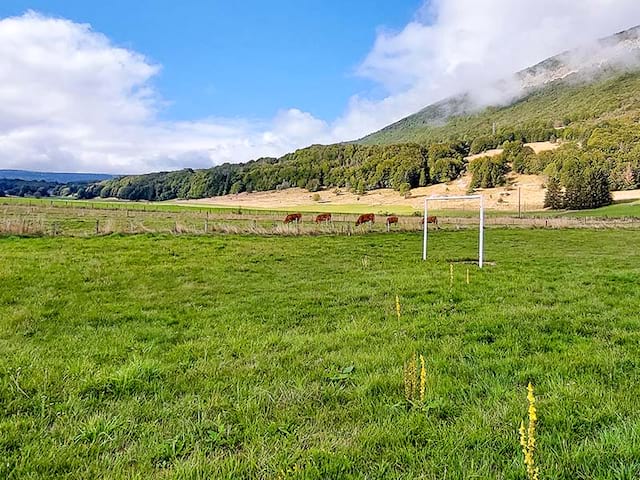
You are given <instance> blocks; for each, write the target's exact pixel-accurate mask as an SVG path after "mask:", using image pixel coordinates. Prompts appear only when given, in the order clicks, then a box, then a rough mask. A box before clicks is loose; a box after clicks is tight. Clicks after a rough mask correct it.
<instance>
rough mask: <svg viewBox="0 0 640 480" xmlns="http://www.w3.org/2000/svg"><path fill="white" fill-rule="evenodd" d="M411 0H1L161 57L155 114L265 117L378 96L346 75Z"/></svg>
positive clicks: (413, 5)
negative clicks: (161, 103)
mask: <svg viewBox="0 0 640 480" xmlns="http://www.w3.org/2000/svg"><path fill="white" fill-rule="evenodd" d="M421 3H422V2H421V1H420V0H378V1H376V2H371V1H370V0H303V1H295V0H271V1H261V0H245V1H220V0H213V1H211V0H209V1H207V0H191V1H182V2H180V1H175V0H136V1H131V0H126V1H125V0H110V1H105V2H96V1H87V0H63V1H55V0H29V1H23V0H3V1H2V2H1V3H0V16H2V17H5V16H16V15H21V14H23V13H24V12H25V11H26V10H28V9H32V10H36V11H38V12H40V13H43V14H46V15H49V16H56V17H64V18H66V19H69V20H72V21H74V22H78V23H90V24H91V26H92V27H93V29H94V30H95V31H97V32H101V33H103V34H105V35H107V36H108V37H109V38H110V39H111V40H112V41H113V43H114V44H116V45H119V46H124V47H127V48H130V49H132V50H135V51H137V52H139V53H142V54H144V55H146V56H147V57H148V58H149V59H150V60H151V61H153V62H156V63H159V64H161V65H162V70H161V72H160V74H159V75H158V76H157V77H156V78H154V81H153V82H154V84H155V85H156V87H157V89H158V92H159V94H160V95H161V96H162V97H163V99H164V100H166V101H167V102H168V105H167V107H166V108H165V109H164V110H162V112H161V117H162V118H166V119H171V120H189V119H193V118H202V117H210V116H213V117H242V118H268V117H271V116H273V115H274V114H275V113H276V112H277V111H278V110H279V109H283V108H290V107H296V108H299V109H301V110H304V111H309V112H312V113H313V114H314V115H315V116H316V117H318V118H321V119H325V120H330V119H333V118H335V117H336V116H338V115H339V114H340V113H341V112H342V110H343V109H344V106H345V104H346V103H347V100H348V99H349V97H350V96H351V95H353V94H355V93H356V92H362V91H367V92H368V93H369V94H370V95H372V96H376V95H378V96H379V95H381V94H382V92H377V91H376V86H375V85H374V84H372V83H371V82H370V81H368V80H366V79H363V78H361V77H358V76H357V75H355V69H356V67H357V66H358V64H359V63H360V62H361V61H362V60H363V59H364V58H365V56H366V55H367V53H368V52H369V50H370V49H371V46H372V45H373V43H374V40H375V38H376V32H377V31H378V29H379V28H388V29H396V30H397V29H400V28H402V27H403V26H404V25H405V24H406V23H408V22H409V21H410V20H411V19H412V17H413V16H414V15H415V12H416V11H417V10H418V8H419V7H420V5H421Z"/></svg>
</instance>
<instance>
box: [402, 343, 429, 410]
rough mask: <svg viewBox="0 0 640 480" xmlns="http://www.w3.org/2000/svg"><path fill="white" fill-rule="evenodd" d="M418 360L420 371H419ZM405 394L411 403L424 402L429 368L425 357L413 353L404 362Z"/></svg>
mask: <svg viewBox="0 0 640 480" xmlns="http://www.w3.org/2000/svg"><path fill="white" fill-rule="evenodd" d="M418 360H419V361H420V371H418ZM403 377H404V396H405V398H406V400H407V401H408V402H409V403H416V402H424V397H425V390H426V384H427V370H426V367H425V361H424V357H423V356H422V355H420V356H419V357H418V355H417V354H415V353H414V354H413V355H412V356H411V358H410V359H409V361H407V362H406V363H405V364H404V375H403Z"/></svg>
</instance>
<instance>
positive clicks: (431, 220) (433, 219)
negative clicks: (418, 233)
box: [420, 216, 438, 226]
mask: <svg viewBox="0 0 640 480" xmlns="http://www.w3.org/2000/svg"><path fill="white" fill-rule="evenodd" d="M420 223H421V224H422V225H424V217H423V218H422V222H420ZM427 223H434V224H435V225H436V226H437V225H438V217H436V216H430V217H427Z"/></svg>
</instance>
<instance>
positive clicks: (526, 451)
mask: <svg viewBox="0 0 640 480" xmlns="http://www.w3.org/2000/svg"><path fill="white" fill-rule="evenodd" d="M527 401H528V403H529V425H528V426H527V427H525V425H524V420H523V421H522V422H520V429H519V430H518V431H519V432H520V446H521V447H522V454H523V456H524V464H525V467H526V469H527V478H528V479H529V480H538V478H539V477H538V472H539V470H538V467H536V465H535V459H534V453H535V450H536V422H537V420H538V415H537V413H536V397H535V396H534V395H533V385H531V382H529V385H528V386H527Z"/></svg>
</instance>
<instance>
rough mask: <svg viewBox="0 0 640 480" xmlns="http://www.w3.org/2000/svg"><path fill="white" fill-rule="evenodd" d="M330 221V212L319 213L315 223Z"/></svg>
mask: <svg viewBox="0 0 640 480" xmlns="http://www.w3.org/2000/svg"><path fill="white" fill-rule="evenodd" d="M330 221H331V214H330V213H321V214H320V215H318V216H317V217H316V223H322V222H330Z"/></svg>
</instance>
